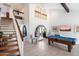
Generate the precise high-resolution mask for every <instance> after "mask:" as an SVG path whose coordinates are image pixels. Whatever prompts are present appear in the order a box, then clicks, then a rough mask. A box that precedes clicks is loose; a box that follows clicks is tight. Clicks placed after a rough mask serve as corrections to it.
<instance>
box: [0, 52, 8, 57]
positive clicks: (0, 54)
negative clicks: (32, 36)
mask: <svg viewBox="0 0 79 59" xmlns="http://www.w3.org/2000/svg"><path fill="white" fill-rule="evenodd" d="M8 54H9V53H0V56H8Z"/></svg>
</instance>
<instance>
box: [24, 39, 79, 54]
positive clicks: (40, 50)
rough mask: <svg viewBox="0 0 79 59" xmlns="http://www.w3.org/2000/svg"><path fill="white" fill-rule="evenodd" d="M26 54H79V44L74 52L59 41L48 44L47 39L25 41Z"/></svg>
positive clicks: (74, 48)
mask: <svg viewBox="0 0 79 59" xmlns="http://www.w3.org/2000/svg"><path fill="white" fill-rule="evenodd" d="M24 56H79V45H78V44H77V45H74V46H73V49H72V52H71V53H70V52H68V51H67V46H66V45H63V44H59V43H54V44H51V46H50V45H48V41H47V39H43V40H41V41H38V42H37V43H35V42H34V43H33V44H32V43H31V42H29V41H28V40H26V41H25V42H24Z"/></svg>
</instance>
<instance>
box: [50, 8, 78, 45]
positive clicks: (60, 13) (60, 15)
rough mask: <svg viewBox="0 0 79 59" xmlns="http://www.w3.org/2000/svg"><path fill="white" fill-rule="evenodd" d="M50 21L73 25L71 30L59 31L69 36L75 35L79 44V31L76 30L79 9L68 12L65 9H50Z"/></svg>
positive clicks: (57, 23)
mask: <svg viewBox="0 0 79 59" xmlns="http://www.w3.org/2000/svg"><path fill="white" fill-rule="evenodd" d="M50 23H51V26H53V25H63V24H69V25H71V31H70V32H59V33H60V35H63V36H67V37H75V38H77V43H78V44H79V33H76V32H75V30H74V26H76V25H79V11H70V13H67V12H66V11H64V10H60V9H59V10H51V11H50Z"/></svg>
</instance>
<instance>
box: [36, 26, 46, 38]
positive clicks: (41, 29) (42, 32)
mask: <svg viewBox="0 0 79 59" xmlns="http://www.w3.org/2000/svg"><path fill="white" fill-rule="evenodd" d="M46 33H47V29H46V27H45V26H44V25H38V26H37V27H36V30H35V37H40V36H41V37H43V38H46Z"/></svg>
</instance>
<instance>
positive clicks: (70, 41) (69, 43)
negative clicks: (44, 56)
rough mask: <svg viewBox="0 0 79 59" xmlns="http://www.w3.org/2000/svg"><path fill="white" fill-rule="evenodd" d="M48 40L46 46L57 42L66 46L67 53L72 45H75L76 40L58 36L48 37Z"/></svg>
mask: <svg viewBox="0 0 79 59" xmlns="http://www.w3.org/2000/svg"><path fill="white" fill-rule="evenodd" d="M47 38H48V44H49V45H50V43H51V42H52V43H53V42H58V43H61V44H65V45H67V46H68V52H71V50H72V48H73V45H75V44H76V38H70V37H64V36H60V35H50V36H48V37H47Z"/></svg>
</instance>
